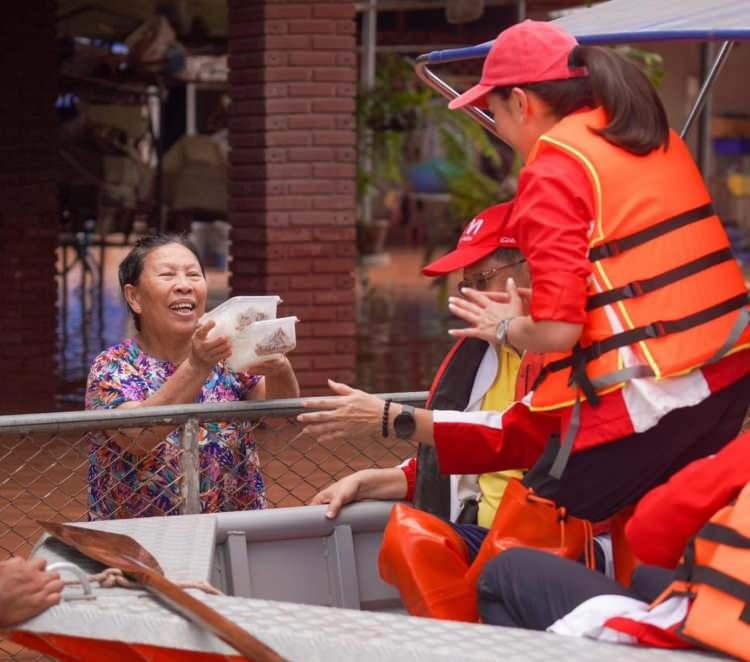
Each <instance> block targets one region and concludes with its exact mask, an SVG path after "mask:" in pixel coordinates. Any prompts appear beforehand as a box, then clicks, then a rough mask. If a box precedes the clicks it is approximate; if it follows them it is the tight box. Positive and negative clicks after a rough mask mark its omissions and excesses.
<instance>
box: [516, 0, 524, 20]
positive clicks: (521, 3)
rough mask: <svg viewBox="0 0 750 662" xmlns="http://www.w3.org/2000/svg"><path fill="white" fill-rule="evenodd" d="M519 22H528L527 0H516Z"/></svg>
mask: <svg viewBox="0 0 750 662" xmlns="http://www.w3.org/2000/svg"><path fill="white" fill-rule="evenodd" d="M516 10H517V18H518V22H519V23H520V22H521V21H525V20H526V0H516Z"/></svg>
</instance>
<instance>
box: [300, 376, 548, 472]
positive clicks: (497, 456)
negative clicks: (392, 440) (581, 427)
mask: <svg viewBox="0 0 750 662" xmlns="http://www.w3.org/2000/svg"><path fill="white" fill-rule="evenodd" d="M328 385H329V386H330V388H331V390H332V391H333V392H334V393H336V394H338V395H340V396H341V397H339V398H328V399H326V400H309V401H306V402H305V403H304V406H305V407H307V408H309V409H315V410H318V411H311V412H306V413H304V414H300V415H299V416H298V417H297V420H298V421H299V422H300V423H305V424H306V428H305V431H306V432H307V433H308V434H310V435H312V436H313V437H316V438H317V439H318V440H319V441H321V442H330V441H337V440H344V439H347V438H358V439H362V438H363V437H367V438H369V439H372V440H373V441H375V442H379V441H382V439H383V434H382V430H383V412H384V408H385V403H384V402H383V400H381V399H380V398H378V397H377V396H374V395H371V394H369V393H365V392H364V391H360V390H358V389H353V388H351V387H350V386H347V385H346V384H340V383H338V382H334V381H332V380H328ZM401 410H402V406H401V405H400V404H398V403H395V402H392V403H391V404H390V407H389V410H388V434H389V435H394V434H395V433H394V420H395V418H396V416H397V415H398V414H399V413H400V412H401ZM550 418H552V417H550ZM414 419H415V423H416V427H415V430H414V433H413V434H412V435H411V437H410V441H413V442H416V443H420V444H425V445H427V446H434V447H435V448H436V450H437V452H438V456H439V457H440V468H441V470H442V471H443V473H446V474H449V473H456V474H461V473H470V474H472V473H485V472H488V471H500V470H503V469H515V468H517V467H530V466H532V465H533V464H534V462H535V461H536V460H537V459H538V457H539V454H540V453H541V450H542V449H543V448H544V444H545V443H546V441H547V438H548V436H549V434H550V431H551V430H552V431H556V430H557V429H559V421H558V420H557V419H556V418H552V423H550V425H546V424H545V421H546V420H547V418H546V417H544V416H535V415H533V414H532V413H531V412H530V411H529V409H528V407H526V406H525V405H523V404H515V405H513V407H511V408H509V409H508V410H506V411H505V412H489V411H479V412H460V411H441V410H438V411H433V410H428V409H415V411H414Z"/></svg>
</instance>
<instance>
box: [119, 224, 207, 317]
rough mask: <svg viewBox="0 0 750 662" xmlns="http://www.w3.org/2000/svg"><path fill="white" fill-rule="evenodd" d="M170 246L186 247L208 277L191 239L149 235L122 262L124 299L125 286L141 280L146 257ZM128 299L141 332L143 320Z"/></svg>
mask: <svg viewBox="0 0 750 662" xmlns="http://www.w3.org/2000/svg"><path fill="white" fill-rule="evenodd" d="M169 244H179V245H180V246H184V247H185V248H187V249H188V250H189V251H190V252H191V253H192V254H193V255H195V259H196V260H198V264H199V265H200V268H201V272H202V273H203V275H204V276H205V275H206V269H205V268H204V266H203V260H201V256H200V254H199V253H198V249H197V248H196V246H195V244H194V243H193V242H192V241H190V239H188V238H187V236H186V235H184V234H152V235H148V236H147V237H142V238H141V239H139V240H138V241H136V242H135V246H133V248H132V249H131V250H130V252H129V253H128V254H127V255H126V256H125V258H124V259H123V261H122V262H120V269H119V273H118V275H119V277H120V291H121V292H122V296H123V298H125V286H126V285H138V281H139V280H140V279H141V274H142V273H143V265H144V264H145V263H146V257H147V256H148V254H149V253H150V252H151V251H153V250H155V249H157V248H161V247H162V246H168V245H169ZM127 301H128V300H127V299H125V303H126V304H127V306H128V310H130V314H131V315H132V316H133V322H134V323H135V328H136V329H137V330H138V331H140V330H141V319H140V315H138V314H137V313H136V312H135V311H134V310H133V309H132V308H131V307H130V304H128V303H127Z"/></svg>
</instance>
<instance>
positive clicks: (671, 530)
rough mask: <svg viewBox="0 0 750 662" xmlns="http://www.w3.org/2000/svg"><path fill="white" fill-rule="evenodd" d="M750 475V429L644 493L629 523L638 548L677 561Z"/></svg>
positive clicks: (642, 555) (660, 561)
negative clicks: (689, 543)
mask: <svg viewBox="0 0 750 662" xmlns="http://www.w3.org/2000/svg"><path fill="white" fill-rule="evenodd" d="M749 481H750V432H748V433H745V434H744V435H742V436H740V437H738V438H737V439H735V440H734V441H732V442H731V443H730V444H728V445H727V446H725V447H724V448H723V449H722V450H721V451H720V452H719V453H717V454H716V455H712V456H710V457H706V458H703V459H701V460H696V461H695V462H692V463H691V464H688V465H687V466H686V467H685V468H684V469H682V470H681V471H678V472H677V473H676V474H675V475H674V476H672V477H671V478H670V479H669V481H667V482H666V483H664V484H662V485H660V486H659V487H657V488H655V489H653V490H651V492H649V493H648V494H647V495H646V496H645V497H643V499H641V501H640V502H639V503H638V505H637V506H636V509H635V513H634V514H633V517H631V518H630V520H629V521H628V524H627V526H626V528H625V533H626V535H627V539H628V542H629V543H630V546H631V548H632V550H633V553H634V554H635V555H636V556H637V557H638V558H639V559H640V560H641V561H643V562H644V563H648V564H649V565H658V566H662V567H664V568H674V567H676V566H677V564H678V563H679V560H680V557H681V556H682V553H683V551H684V550H685V546H686V545H687V543H688V540H690V538H692V537H693V536H694V535H695V534H696V533H698V531H699V530H700V529H701V528H702V527H703V525H704V524H705V523H706V522H707V521H708V520H709V519H711V517H712V516H713V515H714V514H715V513H716V512H717V511H718V510H719V509H720V508H723V507H724V506H726V505H727V504H728V503H729V502H730V501H732V500H733V499H735V498H736V497H737V495H738V494H739V492H740V490H742V488H743V487H744V486H745V485H746V484H747V483H748V482H749Z"/></svg>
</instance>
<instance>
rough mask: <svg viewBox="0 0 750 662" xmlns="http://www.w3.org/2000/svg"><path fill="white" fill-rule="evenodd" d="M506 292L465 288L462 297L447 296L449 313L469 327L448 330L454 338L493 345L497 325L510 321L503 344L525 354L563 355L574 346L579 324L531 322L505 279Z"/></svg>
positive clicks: (516, 291) (519, 297)
mask: <svg viewBox="0 0 750 662" xmlns="http://www.w3.org/2000/svg"><path fill="white" fill-rule="evenodd" d="M506 290H507V292H503V293H499V292H492V293H490V292H486V293H485V292H480V291H478V290H472V289H469V288H466V289H464V290H463V297H450V298H449V307H450V310H451V312H452V313H453V314H454V315H455V316H456V317H460V318H461V319H462V320H464V321H465V322H467V323H469V324H470V325H471V326H470V327H468V328H465V329H451V330H450V331H449V333H450V334H451V335H452V336H455V337H458V338H460V337H470V338H479V339H481V340H484V341H486V342H488V343H496V342H497V331H498V325H499V324H500V323H501V322H502V321H503V320H510V321H509V322H508V327H507V330H506V336H505V342H506V344H509V345H511V346H513V347H516V348H518V349H522V350H524V351H527V352H534V353H537V354H543V353H545V352H565V351H568V350H569V349H570V348H571V347H573V345H575V344H576V343H577V342H578V340H579V338H580V337H581V332H582V331H583V325H582V324H577V323H576V324H574V323H571V322H564V321H558V320H539V321H537V320H534V319H533V318H532V317H531V315H529V314H527V312H526V308H527V307H526V305H525V301H524V299H523V296H522V295H521V294H520V292H519V289H518V287H516V284H515V281H514V280H513V279H512V278H509V279H508V282H507V284H506Z"/></svg>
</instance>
